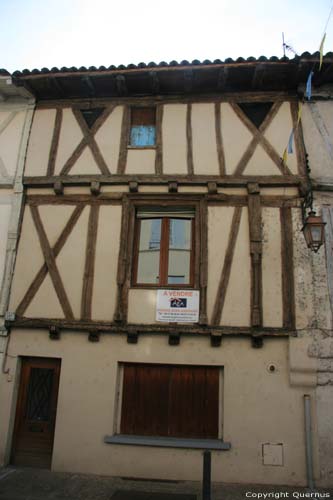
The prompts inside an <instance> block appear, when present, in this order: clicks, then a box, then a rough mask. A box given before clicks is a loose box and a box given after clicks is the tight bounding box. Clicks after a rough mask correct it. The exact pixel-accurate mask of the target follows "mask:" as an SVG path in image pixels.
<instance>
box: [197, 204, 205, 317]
mask: <svg viewBox="0 0 333 500" xmlns="http://www.w3.org/2000/svg"><path fill="white" fill-rule="evenodd" d="M195 237H196V238H197V239H198V238H200V240H201V245H200V315H199V324H200V325H207V322H208V319H207V281H208V241H207V240H208V207H207V199H202V200H200V234H197V233H196V234H195Z"/></svg>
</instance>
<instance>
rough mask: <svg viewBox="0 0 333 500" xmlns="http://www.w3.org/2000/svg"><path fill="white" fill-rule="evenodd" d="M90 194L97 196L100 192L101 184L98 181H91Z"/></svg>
mask: <svg viewBox="0 0 333 500" xmlns="http://www.w3.org/2000/svg"><path fill="white" fill-rule="evenodd" d="M90 192H91V194H93V195H94V196H97V195H99V194H100V192H101V183H100V182H98V181H92V182H91V184H90Z"/></svg>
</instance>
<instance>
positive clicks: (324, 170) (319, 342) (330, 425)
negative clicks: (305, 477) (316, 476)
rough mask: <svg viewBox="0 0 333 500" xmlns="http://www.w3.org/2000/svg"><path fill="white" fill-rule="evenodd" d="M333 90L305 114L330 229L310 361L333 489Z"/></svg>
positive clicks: (324, 469)
mask: <svg viewBox="0 0 333 500" xmlns="http://www.w3.org/2000/svg"><path fill="white" fill-rule="evenodd" d="M332 113H333V101H332V88H331V87H327V88H325V89H316V90H315V91H314V95H313V97H312V100H311V102H309V103H306V105H305V106H304V109H303V118H302V121H303V128H304V139H305V145H306V150H307V153H308V162H309V168H310V176H311V180H312V184H313V190H314V208H315V209H316V211H317V213H321V214H322V216H323V219H324V221H325V222H326V227H325V238H326V242H325V247H323V248H321V249H320V250H319V253H318V254H316V255H314V256H313V258H312V259H311V260H310V266H311V269H310V268H309V273H310V272H311V276H312V279H311V282H309V283H308V286H311V287H312V289H313V298H314V300H313V308H314V311H313V318H314V319H313V324H312V325H311V324H308V326H307V328H308V329H309V331H310V333H311V338H312V342H311V344H310V346H309V349H308V354H309V356H310V357H311V358H312V359H314V360H315V361H316V364H317V389H316V398H317V414H318V439H319V459H320V483H319V484H322V485H324V486H326V485H332V484H333V441H332V436H333V421H332V418H331V416H332V413H333V330H332V327H333V325H332V317H333V285H332V283H333V254H332V243H333V224H332V222H333V217H332V216H333V192H332V191H333V126H332V119H331V118H332Z"/></svg>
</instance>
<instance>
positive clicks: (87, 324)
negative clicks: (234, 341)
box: [6, 317, 297, 337]
mask: <svg viewBox="0 0 333 500" xmlns="http://www.w3.org/2000/svg"><path fill="white" fill-rule="evenodd" d="M51 327H56V328H58V329H60V330H62V331H66V330H68V331H75V332H78V333H79V332H97V333H105V334H124V335H130V334H133V333H136V334H153V335H154V334H161V335H166V336H169V335H170V333H171V334H181V335H184V334H185V335H186V334H187V335H205V336H208V337H209V336H210V335H211V336H221V335H222V336H223V335H226V336H235V337H239V336H249V337H258V336H260V337H290V336H296V335H297V332H296V330H294V329H292V328H268V327H262V328H260V329H258V328H252V327H232V326H223V325H222V326H205V325H193V326H192V325H191V326H188V325H183V324H177V325H172V324H165V325H161V324H154V325H148V324H147V325H146V324H134V323H133V324H132V323H131V324H126V325H122V324H119V323H117V322H109V323H108V322H103V321H85V320H66V319H45V318H26V317H16V319H15V320H13V321H6V328H9V329H10V328H27V329H31V328H37V329H43V330H44V329H45V331H46V332H47V333H48V331H49V329H50V328H51Z"/></svg>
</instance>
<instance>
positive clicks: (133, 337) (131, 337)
mask: <svg viewBox="0 0 333 500" xmlns="http://www.w3.org/2000/svg"><path fill="white" fill-rule="evenodd" d="M138 338H139V335H138V332H128V334H127V343H128V344H137V343H138Z"/></svg>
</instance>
